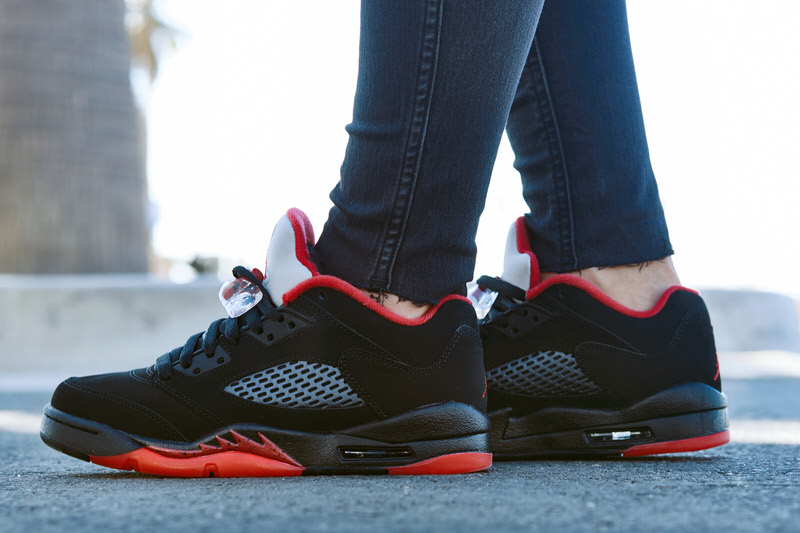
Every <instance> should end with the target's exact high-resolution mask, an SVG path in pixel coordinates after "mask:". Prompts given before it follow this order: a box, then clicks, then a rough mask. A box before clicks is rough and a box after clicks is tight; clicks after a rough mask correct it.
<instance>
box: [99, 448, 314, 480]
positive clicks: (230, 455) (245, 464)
mask: <svg viewBox="0 0 800 533" xmlns="http://www.w3.org/2000/svg"><path fill="white" fill-rule="evenodd" d="M89 460H90V461H92V462H93V463H95V464H98V465H101V466H107V467H109V468H116V469H118V470H135V471H136V472H141V473H142V474H155V475H157V476H171V477H209V476H210V475H211V474H212V473H213V475H214V477H276V476H299V475H300V474H302V473H303V470H305V468H303V467H302V466H296V465H290V464H287V463H283V462H281V461H276V460H275V459H269V458H267V457H262V456H259V455H253V454H250V453H245V452H239V451H228V452H221V453H216V454H214V455H207V456H202V457H190V458H186V459H177V458H174V457H166V456H164V455H161V454H159V453H156V452H154V451H152V450H148V449H147V448H139V449H138V450H133V451H131V452H127V453H123V454H119V455H108V456H93V455H90V456H89Z"/></svg>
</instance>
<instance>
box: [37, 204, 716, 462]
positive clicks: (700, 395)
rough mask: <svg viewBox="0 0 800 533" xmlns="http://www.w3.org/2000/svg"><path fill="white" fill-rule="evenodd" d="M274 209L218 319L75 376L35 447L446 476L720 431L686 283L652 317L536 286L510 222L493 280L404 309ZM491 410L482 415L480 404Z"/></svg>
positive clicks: (59, 393)
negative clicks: (256, 265) (335, 270)
mask: <svg viewBox="0 0 800 533" xmlns="http://www.w3.org/2000/svg"><path fill="white" fill-rule="evenodd" d="M313 244H314V236H313V229H312V227H311V224H310V222H309V220H308V218H307V217H306V216H305V215H304V214H303V213H302V212H301V211H299V210H297V209H291V210H289V211H288V212H287V213H286V215H284V216H283V217H282V218H281V219H280V221H279V222H278V224H277V226H276V228H275V230H274V232H273V235H272V240H271V242H270V246H269V254H268V257H267V266H266V272H265V273H264V274H261V272H259V271H258V270H253V271H250V270H248V269H245V268H243V267H237V268H236V269H234V275H235V276H236V279H235V280H234V281H232V282H229V283H227V284H226V285H224V286H223V289H222V291H221V292H220V297H221V300H222V301H223V304H224V305H225V307H226V309H227V311H228V313H229V315H230V316H229V317H228V318H225V319H220V320H217V321H215V322H213V323H212V324H211V325H210V326H209V328H208V330H207V331H206V332H204V333H198V334H196V335H193V336H192V337H190V338H189V339H188V341H187V342H186V344H185V345H184V346H182V347H180V348H176V349H174V350H172V351H171V352H169V353H166V354H164V355H162V356H161V357H159V358H158V359H157V361H156V363H155V364H154V365H152V366H150V367H148V368H140V369H136V370H131V371H130V372H121V373H115V374H105V375H99V376H89V377H82V378H70V379H68V380H66V381H64V382H63V383H61V384H60V385H59V386H58V388H57V389H56V391H55V392H54V394H53V397H52V400H51V402H50V404H48V405H47V406H46V407H45V410H44V418H43V420H42V426H41V437H42V440H43V441H44V442H45V443H46V444H48V445H49V446H51V447H53V448H55V449H56V450H59V451H61V452H63V453H66V454H68V455H71V456H73V457H76V458H78V459H82V460H85V461H91V462H93V463H96V464H99V465H103V466H107V467H110V468H116V469H121V470H135V471H137V472H142V473H148V474H157V475H165V476H186V477H200V476H207V477H211V476H215V477H230V476H291V475H300V474H330V473H336V474H338V473H357V474H374V473H385V474H455V473H466V472H475V471H480V470H484V469H487V468H489V467H490V466H491V464H492V454H494V456H495V457H498V458H522V457H546V456H617V457H619V456H625V457H630V456H637V455H650V454H659V453H670V452H684V451H692V450H700V449H704V448H709V447H712V446H718V445H721V444H724V443H725V442H727V441H728V431H727V428H728V423H727V409H726V400H725V396H724V394H722V392H721V382H720V377H719V367H718V364H717V358H716V352H715V348H714V339H713V335H712V330H711V325H710V323H709V319H708V313H707V311H706V308H705V305H704V304H703V301H702V299H701V298H700V297H699V296H698V295H697V294H696V293H695V292H694V291H691V290H688V289H685V288H683V287H673V288H672V289H670V290H668V291H667V292H665V293H664V295H663V296H662V297H661V299H660V301H659V302H658V304H656V306H655V307H654V308H653V309H651V310H650V311H648V312H634V311H632V310H630V309H627V308H625V307H622V306H621V305H619V304H618V303H616V302H614V301H613V300H611V299H610V298H608V297H607V296H605V295H604V294H602V293H601V292H600V291H599V290H597V289H596V288H595V287H593V286H592V285H590V284H589V283H587V282H585V281H583V280H581V279H579V278H576V277H573V276H567V275H563V276H555V277H553V278H550V279H548V280H547V281H545V282H540V281H539V275H538V268H537V266H536V258H535V256H534V255H533V253H532V251H531V247H530V243H529V237H528V233H527V230H526V229H525V226H524V223H523V221H522V219H519V220H518V221H517V222H516V223H515V224H514V225H513V226H512V228H511V231H510V233H509V238H508V244H507V250H506V257H505V266H504V274H503V277H502V278H500V279H497V278H489V277H485V276H484V277H482V278H480V279H479V280H478V283H479V285H480V288H479V289H478V291H477V296H478V297H479V298H478V300H479V301H478V302H477V303H478V307H481V306H484V307H486V308H488V313H487V314H486V316H485V317H484V318H482V320H481V321H480V322H479V321H478V318H477V316H476V312H475V309H474V308H473V305H472V304H471V303H470V301H469V300H467V299H466V298H463V297H461V296H449V297H447V298H445V299H444V300H442V301H441V302H440V303H439V304H438V305H437V306H436V307H434V308H433V309H431V310H430V311H429V312H427V313H426V314H425V315H424V316H422V317H420V318H418V319H413V320H411V319H405V318H401V317H399V316H397V315H395V314H393V313H391V312H389V311H387V310H385V309H384V308H383V307H381V306H379V305H378V304H376V303H375V302H374V301H372V300H371V299H369V298H368V297H366V296H365V295H364V294H363V293H362V292H361V291H359V290H357V289H356V288H355V287H353V286H352V285H350V284H348V283H346V282H344V281H342V280H341V279H338V278H335V277H332V276H326V275H322V274H320V273H319V272H318V270H317V267H316V266H315V264H314V263H313V261H312V260H311V257H310V255H309V249H310V248H311V247H312V246H313ZM487 413H488V414H487Z"/></svg>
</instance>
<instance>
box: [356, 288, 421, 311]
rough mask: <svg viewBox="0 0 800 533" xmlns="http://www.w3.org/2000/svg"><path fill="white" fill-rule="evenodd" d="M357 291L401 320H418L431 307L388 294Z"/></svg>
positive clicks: (364, 290) (363, 290)
mask: <svg viewBox="0 0 800 533" xmlns="http://www.w3.org/2000/svg"><path fill="white" fill-rule="evenodd" d="M359 290H360V291H361V292H363V293H364V294H366V295H367V296H369V297H370V298H371V299H372V300H373V301H375V302H377V303H378V304H379V305H380V306H381V307H385V308H386V309H387V310H388V311H391V312H392V313H395V314H397V315H400V316H402V317H403V318H419V317H421V316H422V315H424V314H425V313H427V312H428V310H429V309H430V308H431V307H432V305H431V304H424V303H419V302H413V301H411V300H408V299H406V298H401V297H400V296H397V295H396V294H390V293H388V292H375V291H368V290H366V289H359Z"/></svg>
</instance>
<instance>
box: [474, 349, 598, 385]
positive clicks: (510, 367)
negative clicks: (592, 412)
mask: <svg viewBox="0 0 800 533" xmlns="http://www.w3.org/2000/svg"><path fill="white" fill-rule="evenodd" d="M486 382H487V384H488V386H489V387H490V388H491V389H494V390H497V391H500V392H508V393H512V394H526V395H536V396H570V395H580V394H592V393H595V392H599V391H600V388H599V387H598V386H597V385H595V384H594V383H593V382H592V381H591V380H589V378H587V377H586V376H585V375H584V374H583V372H582V371H581V369H580V367H578V363H577V361H575V358H574V357H573V356H572V355H571V354H566V353H563V352H553V351H549V352H539V353H537V354H530V355H526V356H525V357H520V358H519V359H517V360H515V361H511V362H510V363H506V364H504V365H501V366H498V367H496V368H493V369H491V370H490V371H489V372H487V373H486Z"/></svg>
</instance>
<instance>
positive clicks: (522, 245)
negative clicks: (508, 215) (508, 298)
mask: <svg viewBox="0 0 800 533" xmlns="http://www.w3.org/2000/svg"><path fill="white" fill-rule="evenodd" d="M501 279H502V280H503V281H507V282H508V283H511V284H513V285H516V286H517V287H519V288H520V289H522V290H523V291H527V290H529V289H530V288H531V287H533V286H534V285H536V284H538V283H539V262H538V261H537V260H536V256H535V255H534V253H533V250H532V249H531V241H530V237H529V235H528V228H527V226H526V225H525V218H524V217H519V218H518V219H517V220H516V221H515V222H514V223H513V224H512V225H511V228H510V229H509V230H508V237H507V238H506V251H505V255H504V257H503V275H502V276H501Z"/></svg>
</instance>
